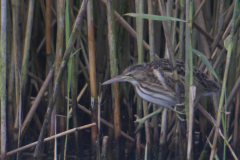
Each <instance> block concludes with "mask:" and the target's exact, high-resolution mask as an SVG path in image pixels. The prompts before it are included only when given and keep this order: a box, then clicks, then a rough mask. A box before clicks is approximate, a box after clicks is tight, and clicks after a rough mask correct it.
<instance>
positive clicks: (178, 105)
mask: <svg viewBox="0 0 240 160" xmlns="http://www.w3.org/2000/svg"><path fill="white" fill-rule="evenodd" d="M181 106H184V103H181V104H176V105H175V106H174V112H175V113H176V116H177V117H178V119H179V120H181V121H185V119H183V118H181V117H180V116H179V114H181V115H184V114H186V113H183V112H180V111H177V109H176V108H177V107H181Z"/></svg>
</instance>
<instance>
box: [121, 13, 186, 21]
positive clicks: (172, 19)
mask: <svg viewBox="0 0 240 160" xmlns="http://www.w3.org/2000/svg"><path fill="white" fill-rule="evenodd" d="M124 15H126V16H131V17H137V18H144V19H151V20H156V21H179V22H187V21H185V20H182V19H179V18H175V17H166V16H158V15H152V14H141V13H127V14H124Z"/></svg>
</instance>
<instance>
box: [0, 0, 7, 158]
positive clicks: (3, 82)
mask: <svg viewBox="0 0 240 160" xmlns="http://www.w3.org/2000/svg"><path fill="white" fill-rule="evenodd" d="M6 48H7V1H6V0H2V1H1V46H0V52H1V53H0V56H1V57H0V64H1V76H0V90H1V91H0V93H1V159H2V160H6V153H7V128H6V127H7V123H6V118H7V112H6V107H7V93H6V86H7V79H6V68H7V63H6V61H7V50H6Z"/></svg>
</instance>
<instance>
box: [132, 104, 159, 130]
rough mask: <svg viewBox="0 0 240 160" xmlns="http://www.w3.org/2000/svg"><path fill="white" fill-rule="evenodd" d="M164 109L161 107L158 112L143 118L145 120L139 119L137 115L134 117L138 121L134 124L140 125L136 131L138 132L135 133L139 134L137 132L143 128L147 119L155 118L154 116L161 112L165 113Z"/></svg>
mask: <svg viewBox="0 0 240 160" xmlns="http://www.w3.org/2000/svg"><path fill="white" fill-rule="evenodd" d="M163 109H164V108H162V107H160V108H159V109H158V110H156V111H155V112H153V113H151V114H149V115H147V116H145V117H143V118H139V117H138V116H137V115H134V117H136V121H134V123H138V127H137V129H136V131H135V132H134V133H137V132H138V131H139V130H140V129H141V128H142V126H143V123H144V122H145V121H146V120H147V119H149V118H151V117H153V116H154V115H156V114H159V113H161V112H162V111H163Z"/></svg>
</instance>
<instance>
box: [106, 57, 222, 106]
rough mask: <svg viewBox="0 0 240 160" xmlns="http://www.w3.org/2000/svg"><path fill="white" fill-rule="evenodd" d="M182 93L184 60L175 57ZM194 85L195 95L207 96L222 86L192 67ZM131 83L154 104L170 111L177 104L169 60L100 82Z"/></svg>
mask: <svg viewBox="0 0 240 160" xmlns="http://www.w3.org/2000/svg"><path fill="white" fill-rule="evenodd" d="M176 69H177V73H178V77H179V86H180V91H181V96H182V97H183V98H184V85H185V62H183V61H180V60H176ZM193 77H194V82H193V83H194V85H195V86H196V87H197V96H207V95H211V94H212V93H216V92H219V91H220V90H221V87H220V86H219V85H218V84H217V82H215V81H214V80H213V79H211V78H210V77H208V76H207V75H206V74H204V73H203V72H202V71H200V70H198V69H197V68H196V67H194V68H193ZM123 81H126V82H131V83H132V84H133V85H134V87H135V90H136V92H137V93H138V95H139V96H140V97H141V98H143V99H145V100H147V101H149V102H152V103H154V104H157V105H160V106H162V107H166V108H169V109H171V110H173V106H174V105H176V103H177V102H176V93H175V83H174V80H173V73H172V69H171V67H170V63H169V60H168V59H159V60H155V61H152V62H150V63H147V64H138V65H134V66H132V67H129V68H127V69H126V70H125V71H124V72H123V74H121V75H119V76H117V77H115V78H113V79H110V80H108V81H106V82H104V83H103V85H106V84H110V83H114V82H123Z"/></svg>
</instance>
